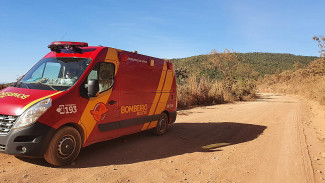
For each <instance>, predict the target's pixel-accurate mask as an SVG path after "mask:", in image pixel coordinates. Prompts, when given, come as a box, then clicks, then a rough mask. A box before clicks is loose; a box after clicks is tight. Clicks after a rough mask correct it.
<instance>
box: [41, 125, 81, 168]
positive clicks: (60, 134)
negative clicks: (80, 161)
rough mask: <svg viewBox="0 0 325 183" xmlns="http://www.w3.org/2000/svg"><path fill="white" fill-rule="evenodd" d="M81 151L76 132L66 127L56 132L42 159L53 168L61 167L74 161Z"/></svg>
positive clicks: (79, 137) (78, 136) (79, 140)
mask: <svg viewBox="0 0 325 183" xmlns="http://www.w3.org/2000/svg"><path fill="white" fill-rule="evenodd" d="M80 149H81V136H80V133H79V132H78V130H76V129H75V128H73V127H70V126H67V127H64V128H62V129H60V130H59V131H57V132H56V133H55V134H54V136H53V138H52V139H51V141H50V143H49V146H48V148H47V150H46V152H45V154H44V159H45V160H46V161H47V162H48V163H50V164H52V165H55V166H63V165H67V164H69V163H71V162H72V161H73V160H75V159H76V158H77V156H78V154H79V152H80Z"/></svg>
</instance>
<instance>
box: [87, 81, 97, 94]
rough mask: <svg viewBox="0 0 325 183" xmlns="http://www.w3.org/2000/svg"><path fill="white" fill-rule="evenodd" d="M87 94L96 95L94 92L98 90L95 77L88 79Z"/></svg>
mask: <svg viewBox="0 0 325 183" xmlns="http://www.w3.org/2000/svg"><path fill="white" fill-rule="evenodd" d="M87 85H88V96H89V97H96V94H97V93H98V92H99V82H98V80H97V79H90V80H89V81H88V84H87Z"/></svg>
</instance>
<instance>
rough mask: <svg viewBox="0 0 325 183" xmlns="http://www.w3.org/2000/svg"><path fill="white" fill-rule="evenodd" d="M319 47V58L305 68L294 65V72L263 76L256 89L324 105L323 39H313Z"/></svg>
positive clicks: (321, 37) (324, 67) (324, 43)
mask: <svg viewBox="0 0 325 183" xmlns="http://www.w3.org/2000/svg"><path fill="white" fill-rule="evenodd" d="M313 39H314V40H315V41H317V42H318V46H319V47H320V56H321V57H320V58H318V59H316V60H314V61H313V62H311V63H309V64H308V65H307V66H305V67H304V66H302V65H300V64H295V65H294V68H295V69H294V70H286V71H283V72H281V73H275V74H272V75H265V77H264V78H263V79H260V80H259V81H258V86H259V87H258V88H259V90H260V91H263V92H277V93H287V94H296V95H300V96H304V97H306V98H308V99H312V100H315V101H318V102H319V103H320V104H322V105H325V58H324V56H325V50H324V45H325V38H324V37H323V36H319V37H316V36H315V37H314V38H313Z"/></svg>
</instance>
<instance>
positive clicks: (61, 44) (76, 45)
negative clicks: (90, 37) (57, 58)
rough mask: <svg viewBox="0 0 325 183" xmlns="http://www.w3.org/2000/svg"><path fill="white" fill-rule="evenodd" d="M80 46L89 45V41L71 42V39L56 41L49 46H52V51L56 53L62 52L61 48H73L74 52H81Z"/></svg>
mask: <svg viewBox="0 0 325 183" xmlns="http://www.w3.org/2000/svg"><path fill="white" fill-rule="evenodd" d="M80 47H88V43H85V42H71V41H54V42H52V43H51V44H50V45H49V46H48V48H50V49H51V51H53V52H56V53H61V49H70V50H73V51H74V52H77V53H80V52H81V49H80Z"/></svg>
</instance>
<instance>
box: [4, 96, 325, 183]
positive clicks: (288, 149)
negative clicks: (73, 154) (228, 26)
mask: <svg viewBox="0 0 325 183" xmlns="http://www.w3.org/2000/svg"><path fill="white" fill-rule="evenodd" d="M312 110H314V109H313V107H311V106H310V104H307V103H306V102H302V101H300V100H299V99H297V98H293V97H289V96H277V95H271V94H268V95H263V96H262V98H261V99H258V100H257V101H253V102H240V103H235V104H224V105H215V106H208V107H198V108H194V109H190V110H184V111H179V115H178V119H177V121H176V123H175V124H174V125H172V126H170V128H169V132H168V134H166V135H164V136H160V137H156V136H151V135H150V134H148V133H139V134H134V135H130V136H126V137H122V138H119V139H115V140H111V141H107V142H102V143H98V144H95V145H92V146H89V147H87V148H84V149H83V150H82V152H81V154H80V156H79V158H78V159H77V160H76V162H75V163H73V164H71V165H69V166H65V167H60V168H55V167H50V166H49V165H48V164H46V163H45V162H44V161H43V160H38V159H22V158H19V159H18V158H16V157H14V156H9V155H4V154H0V182H96V181H97V182H263V183H265V182H277V183H278V182H289V183H291V182H292V183H299V182H323V181H324V180H323V178H325V174H324V172H325V169H324V167H325V166H324V165H323V164H325V153H323V152H325V149H324V148H323V147H324V144H323V139H322V131H321V130H320V128H321V127H318V126H317V125H319V124H318V123H319V121H318V122H317V121H315V120H317V118H316V117H315V115H316V116H317V115H318V113H317V114H315V112H313V111H312ZM322 117H323V116H322ZM322 117H320V118H319V119H318V120H322V119H323V118H322ZM324 139H325V138H324Z"/></svg>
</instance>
